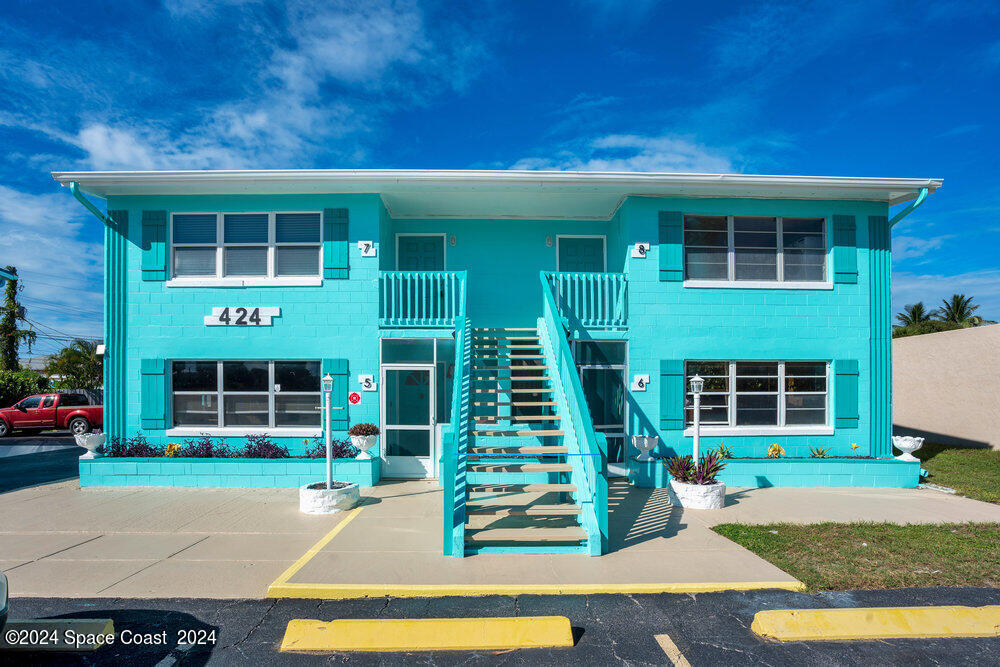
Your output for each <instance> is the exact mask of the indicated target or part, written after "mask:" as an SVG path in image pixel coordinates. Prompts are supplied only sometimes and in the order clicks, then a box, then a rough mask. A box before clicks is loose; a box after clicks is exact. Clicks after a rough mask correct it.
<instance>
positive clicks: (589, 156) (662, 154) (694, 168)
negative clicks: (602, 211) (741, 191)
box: [510, 134, 734, 173]
mask: <svg viewBox="0 0 1000 667" xmlns="http://www.w3.org/2000/svg"><path fill="white" fill-rule="evenodd" d="M510 168H511V169H554V170H569V171H657V172H695V173H732V172H733V171H734V167H733V162H732V160H731V159H730V157H729V156H728V155H726V154H725V152H723V151H721V150H719V149H713V148H710V147H707V146H705V145H703V144H699V143H697V142H696V141H694V140H692V139H690V138H686V137H677V136H661V137H648V136H642V135H636V134H609V135H606V136H603V137H599V138H597V139H593V140H591V141H589V142H587V143H586V144H585V145H584V146H583V147H581V148H580V149H578V150H562V151H558V152H557V153H556V154H555V157H552V158H539V157H526V158H522V159H520V160H518V161H517V162H515V163H514V164H513V165H511V167H510Z"/></svg>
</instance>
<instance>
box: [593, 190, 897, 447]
mask: <svg viewBox="0 0 1000 667" xmlns="http://www.w3.org/2000/svg"><path fill="white" fill-rule="evenodd" d="M663 210H670V211H680V212H682V213H702V214H733V215H768V216H776V215H784V216H808V217H818V216H823V217H826V218H828V219H832V216H834V215H850V216H854V217H855V221H856V228H857V232H856V242H857V248H856V253H857V282H856V283H835V284H834V285H833V289H822V290H820V289H807V290H801V289H795V290H792V289H725V288H723V289H720V288H693V287H684V286H683V283H682V282H679V281H676V282H674V281H661V280H660V253H661V252H664V248H663V247H661V246H658V245H657V239H658V238H659V228H658V226H659V212H660V211H663ZM886 210H887V207H886V205H885V204H881V203H877V202H842V201H841V202H838V201H831V202H825V201H805V200H765V199H680V198H670V199H654V198H641V197H632V198H629V199H628V200H627V201H626V202H625V203H624V204H623V206H622V208H621V211H620V218H621V226H622V230H623V234H624V240H625V245H624V247H622V248H619V249H618V252H620V253H621V254H622V256H623V257H624V263H625V266H626V272H627V273H628V280H629V331H628V341H629V368H628V371H629V374H630V375H635V374H640V373H643V374H645V373H648V374H649V375H650V378H651V380H652V382H651V383H650V386H649V389H648V390H647V391H645V392H633V393H631V394H630V395H629V398H628V400H629V422H630V423H629V432H630V433H632V434H649V435H659V436H660V443H661V445H660V450H659V453H660V454H661V455H671V454H690V453H691V448H692V442H691V440H692V439H691V438H690V437H685V436H684V435H683V431H682V429H680V428H679V426H680V424H679V422H677V423H676V426H677V427H678V428H662V427H661V425H660V398H661V397H660V393H661V391H664V390H666V389H669V387H667V388H664V387H663V383H662V382H661V381H660V377H659V374H660V369H661V361H663V360H673V361H683V360H685V359H720V360H740V359H746V360H749V359H771V360H789V359H807V360H829V361H833V360H836V359H849V360H857V361H858V364H859V371H860V372H859V376H858V383H857V392H858V396H857V403H858V421H857V426H856V427H854V428H846V427H845V428H837V429H836V431H835V432H834V434H833V435H821V436H718V437H716V436H708V437H706V436H703V437H702V450H703V451H705V450H706V449H708V448H711V447H715V446H718V445H719V444H722V443H724V444H725V445H726V446H728V447H730V448H731V449H732V450H733V452H734V454H735V455H736V456H751V457H756V456H761V457H762V456H765V455H766V454H767V448H768V447H769V446H770V445H771V444H772V443H779V444H781V445H782V446H783V447H784V448H785V450H786V452H787V455H788V456H808V455H809V447H810V446H822V447H829V448H830V455H831V456H836V455H841V456H844V455H878V456H887V455H889V453H890V452H891V448H889V446H888V445H889V443H888V442H881V444H880V446H879V447H876V448H874V449H873V448H872V440H873V433H874V434H876V437H877V438H878V439H880V441H881V440H885V439H887V437H888V434H889V432H890V431H889V427H890V425H891V415H890V413H889V408H890V406H889V405H888V402H887V400H886V397H887V392H888V379H887V378H886V379H885V380H884V381H883V382H882V383H881V384H880V385H879V390H880V392H881V393H882V398H881V400H880V401H879V402H878V406H879V408H880V409H879V410H877V411H876V415H877V418H876V419H873V416H872V415H873V409H872V408H873V405H876V403H875V399H874V398H873V396H872V389H871V388H872V354H873V349H875V348H874V347H873V344H872V317H873V305H872V304H873V295H874V298H875V299H878V303H879V304H881V305H879V306H878V309H877V310H878V312H881V310H883V309H887V308H888V299H887V298H886V297H885V295H886V294H887V293H888V274H887V272H886V271H884V270H883V271H880V272H879V273H878V274H877V275H876V280H875V282H874V283H873V281H872V267H871V263H870V262H869V257H868V256H869V254H870V250H869V216H884V215H885V213H886ZM828 235H829V227H828ZM640 241H647V242H652V243H653V246H652V248H651V250H650V253H649V256H648V257H647V258H645V259H635V258H632V257H629V256H628V254H629V253H628V247H629V246H630V245H631V244H634V243H636V242H640ZM831 264H832V263H831ZM880 266H881V265H880ZM882 317H883V318H887V317H888V310H885V313H884V314H883V315H882ZM592 335H593V336H594V337H599V334H596V333H593V334H592ZM884 347H885V346H883V348H884ZM882 363H883V364H884V363H885V360H884V359H883V361H882ZM831 375H832V371H831ZM883 375H884V373H883ZM830 384H831V386H832V385H833V381H832V376H831V383H830ZM834 400H835V397H833V396H831V401H830V404H831V406H832V405H833V401H834ZM831 423H833V420H832V419H831ZM876 427H877V432H876ZM853 443H856V444H857V445H858V448H857V449H856V450H855V449H853V448H852V447H851V445H852V444H853ZM633 454H634V452H633Z"/></svg>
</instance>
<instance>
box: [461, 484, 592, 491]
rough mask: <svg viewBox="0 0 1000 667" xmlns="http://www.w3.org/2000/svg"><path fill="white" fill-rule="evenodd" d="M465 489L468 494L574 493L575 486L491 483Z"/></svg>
mask: <svg viewBox="0 0 1000 667" xmlns="http://www.w3.org/2000/svg"><path fill="white" fill-rule="evenodd" d="M465 488H466V490H467V491H468V492H469V493H549V492H552V491H559V492H565V493H572V492H574V491H576V485H575V484H570V483H564V482H552V483H551V484H518V483H514V482H511V483H507V482H492V483H490V484H468V485H466V487H465Z"/></svg>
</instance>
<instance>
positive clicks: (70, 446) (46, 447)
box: [0, 431, 84, 493]
mask: <svg viewBox="0 0 1000 667" xmlns="http://www.w3.org/2000/svg"><path fill="white" fill-rule="evenodd" d="M83 453H84V452H83V450H82V449H81V448H79V447H77V446H76V444H75V443H74V441H73V436H71V435H70V434H69V432H68V431H43V432H42V433H40V434H37V435H10V436H7V437H6V438H0V493H4V492H7V491H14V490H16V489H23V488H28V487H32V486H37V485H39V484H47V483H49V482H57V481H60V480H66V479H75V478H77V477H79V466H78V464H77V462H78V461H79V458H80V455H81V454H83Z"/></svg>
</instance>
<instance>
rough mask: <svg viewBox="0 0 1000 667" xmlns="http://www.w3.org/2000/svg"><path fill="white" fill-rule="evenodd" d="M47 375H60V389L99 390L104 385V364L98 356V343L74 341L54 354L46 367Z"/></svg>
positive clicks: (58, 382)
mask: <svg viewBox="0 0 1000 667" xmlns="http://www.w3.org/2000/svg"><path fill="white" fill-rule="evenodd" d="M45 373H46V374H47V375H49V376H50V377H51V376H54V375H58V376H59V380H58V381H57V383H56V384H57V385H58V386H59V388H60V389H97V388H98V387H100V386H101V385H102V384H103V383H104V377H103V376H104V373H103V364H102V360H101V357H99V356H97V343H95V342H94V341H90V340H79V339H78V340H74V341H73V342H72V343H71V344H70V345H69V347H64V348H63V349H61V350H59V352H58V353H57V354H54V355H53V356H52V358H51V359H49V363H48V364H46V366H45Z"/></svg>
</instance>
